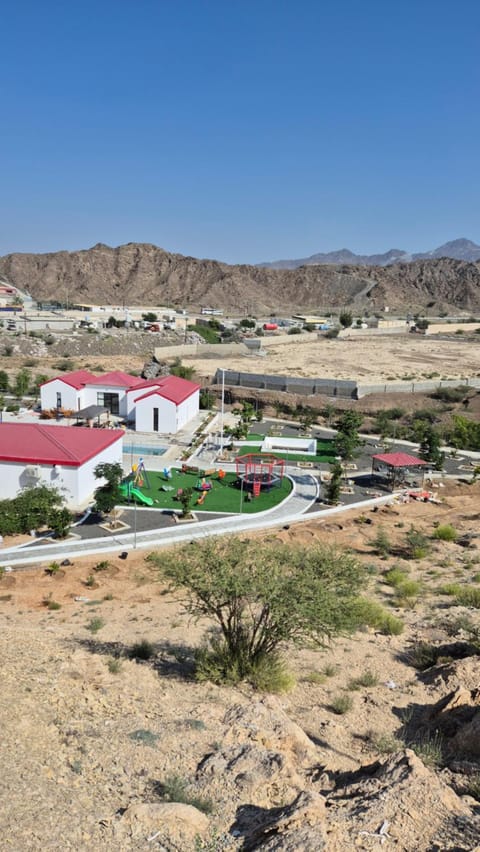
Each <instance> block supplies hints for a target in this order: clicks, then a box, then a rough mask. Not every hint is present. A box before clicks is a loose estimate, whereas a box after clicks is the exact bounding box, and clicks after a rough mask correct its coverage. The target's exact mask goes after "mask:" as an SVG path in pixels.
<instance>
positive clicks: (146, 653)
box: [128, 639, 155, 660]
mask: <svg viewBox="0 0 480 852" xmlns="http://www.w3.org/2000/svg"><path fill="white" fill-rule="evenodd" d="M128 656H129V657H130V659H132V660H150V659H151V658H152V657H154V656H155V646H154V645H153V644H152V643H151V642H149V641H148V639H141V640H140V642H135V644H134V645H132V647H131V648H130V651H129V654H128Z"/></svg>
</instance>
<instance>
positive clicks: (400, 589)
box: [396, 580, 422, 599]
mask: <svg viewBox="0 0 480 852" xmlns="http://www.w3.org/2000/svg"><path fill="white" fill-rule="evenodd" d="M421 591H422V584H421V583H418V582H416V581H415V580H405V581H404V582H403V583H399V584H398V586H397V587H396V592H397V598H399V599H405V598H417V597H418V595H419V594H420V592H421Z"/></svg>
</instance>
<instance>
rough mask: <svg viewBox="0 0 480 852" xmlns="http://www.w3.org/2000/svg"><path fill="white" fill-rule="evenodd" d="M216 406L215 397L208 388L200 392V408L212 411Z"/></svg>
mask: <svg viewBox="0 0 480 852" xmlns="http://www.w3.org/2000/svg"><path fill="white" fill-rule="evenodd" d="M214 404H215V397H214V395H213V393H212V392H211V391H210V390H208V388H202V390H201V391H200V408H202V409H210V408H213V406H214Z"/></svg>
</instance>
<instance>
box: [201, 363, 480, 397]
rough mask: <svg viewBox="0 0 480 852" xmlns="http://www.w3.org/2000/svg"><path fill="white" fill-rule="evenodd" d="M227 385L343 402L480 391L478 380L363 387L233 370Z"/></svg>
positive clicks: (217, 382)
mask: <svg viewBox="0 0 480 852" xmlns="http://www.w3.org/2000/svg"><path fill="white" fill-rule="evenodd" d="M222 373H223V370H217V372H216V373H215V377H214V379H213V384H215V385H220V384H221V383H222ZM225 384H226V385H231V386H234V387H244V388H252V389H257V390H270V391H277V392H279V393H295V394H299V395H301V396H315V395H322V396H328V397H340V398H341V399H361V398H362V397H364V396H367V394H371V393H428V392H430V391H434V390H436V388H439V387H442V388H456V387H458V386H459V385H466V386H468V387H472V388H479V389H480V379H479V378H460V379H448V380H444V381H425V382H381V383H377V384H363V383H360V382H357V381H356V380H351V381H349V380H344V379H322V378H315V379H306V378H297V377H295V376H274V375H269V374H267V373H239V372H236V371H234V370H225Z"/></svg>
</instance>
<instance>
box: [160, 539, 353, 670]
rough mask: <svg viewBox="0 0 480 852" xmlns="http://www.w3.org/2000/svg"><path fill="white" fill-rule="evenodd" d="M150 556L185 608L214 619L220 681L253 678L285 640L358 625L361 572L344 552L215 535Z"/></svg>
mask: <svg viewBox="0 0 480 852" xmlns="http://www.w3.org/2000/svg"><path fill="white" fill-rule="evenodd" d="M150 559H151V560H152V561H153V562H154V563H155V564H156V565H157V567H158V568H159V570H160V572H161V574H162V576H163V577H164V578H165V579H166V580H168V581H169V582H170V583H171V585H172V587H173V588H175V589H180V590H182V591H184V592H185V593H186V597H185V607H186V610H187V612H189V613H190V614H191V615H193V616H194V617H195V618H197V619H200V618H205V617H207V618H210V619H211V620H212V621H213V623H214V624H215V626H216V628H217V631H218V633H219V634H220V639H218V633H217V638H216V639H213V642H212V643H211V657H214V658H215V661H216V662H217V664H218V678H217V679H218V680H222V679H225V678H230V679H233V680H237V681H239V680H244V679H250V678H251V677H252V674H253V672H254V671H255V668H256V667H257V666H258V665H259V664H260V663H262V661H263V662H265V661H266V660H267V661H269V662H270V664H272V665H273V664H274V661H278V653H279V651H280V650H281V648H282V647H283V646H284V645H285V644H286V643H295V644H303V643H306V642H308V643H311V642H314V643H316V644H319V645H322V644H324V643H325V641H326V640H328V639H329V638H330V637H333V636H335V635H337V634H340V633H349V632H351V631H352V630H354V629H355V627H356V626H357V625H358V620H359V615H358V613H359V608H358V599H357V594H358V591H359V589H360V586H361V584H362V581H363V578H364V571H363V568H362V567H361V565H360V564H359V563H358V562H357V561H356V560H355V559H354V558H353V557H351V556H350V555H349V554H347V553H346V552H340V551H335V550H333V549H331V548H326V547H323V546H320V545H318V544H317V545H314V546H313V547H308V548H303V547H291V546H289V545H285V544H281V545H275V546H272V545H271V544H268V543H267V542H261V541H257V540H255V541H254V540H252V539H240V538H237V537H232V538H220V539H215V538H213V537H212V538H207V539H205V540H203V541H200V542H191V543H190V544H189V545H188V546H187V547H183V548H181V549H180V550H176V551H175V552H173V553H163V552H162V554H161V555H160V554H152V555H151V557H150Z"/></svg>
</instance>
